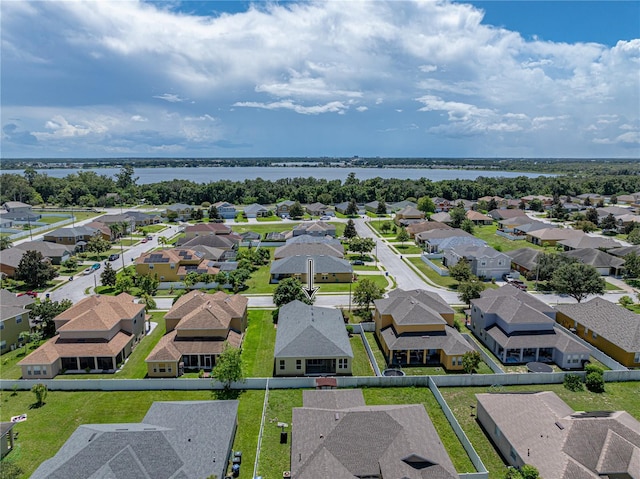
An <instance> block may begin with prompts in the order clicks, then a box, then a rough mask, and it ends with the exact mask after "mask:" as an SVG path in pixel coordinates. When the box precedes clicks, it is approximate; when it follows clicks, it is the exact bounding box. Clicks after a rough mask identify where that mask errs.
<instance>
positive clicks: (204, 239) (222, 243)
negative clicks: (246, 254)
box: [177, 223, 242, 251]
mask: <svg viewBox="0 0 640 479" xmlns="http://www.w3.org/2000/svg"><path fill="white" fill-rule="evenodd" d="M214 224H220V223H214ZM241 241H242V237H241V236H240V235H237V234H235V233H231V234H228V235H227V234H223V235H218V234H216V235H214V234H206V233H205V234H202V235H199V236H194V237H193V238H191V239H189V240H188V239H186V238H182V239H181V240H178V243H177V246H179V247H181V248H187V249H189V248H192V247H194V246H197V245H202V246H209V247H212V248H220V249H224V250H229V251H231V250H234V251H235V250H237V249H238V246H239V245H240V242H241Z"/></svg>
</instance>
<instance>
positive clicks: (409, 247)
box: [393, 243, 423, 254]
mask: <svg viewBox="0 0 640 479" xmlns="http://www.w3.org/2000/svg"><path fill="white" fill-rule="evenodd" d="M393 247H394V248H395V249H397V250H398V252H399V253H400V254H421V253H422V251H423V249H422V248H421V247H420V246H416V245H414V244H410V243H405V244H404V245H402V244H393Z"/></svg>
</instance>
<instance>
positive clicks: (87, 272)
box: [82, 268, 95, 276]
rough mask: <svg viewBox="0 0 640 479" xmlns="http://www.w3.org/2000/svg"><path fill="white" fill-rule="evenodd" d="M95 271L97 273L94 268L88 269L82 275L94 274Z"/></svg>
mask: <svg viewBox="0 0 640 479" xmlns="http://www.w3.org/2000/svg"><path fill="white" fill-rule="evenodd" d="M94 271H95V269H93V268H87V269H85V270H84V271H83V272H82V274H84V275H85V276H86V275H88V274H91V273H93V272H94Z"/></svg>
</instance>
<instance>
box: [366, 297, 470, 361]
mask: <svg viewBox="0 0 640 479" xmlns="http://www.w3.org/2000/svg"><path fill="white" fill-rule="evenodd" d="M374 305H375V313H374V321H375V325H376V329H375V332H376V336H377V338H378V341H379V342H380V345H381V346H382V351H383V353H384V355H385V359H386V361H387V363H388V364H402V365H407V366H411V365H414V366H415V365H441V366H444V367H445V368H446V369H449V370H461V369H462V355H463V354H464V353H466V352H468V351H471V350H472V348H471V346H469V343H467V341H466V340H465V339H464V338H463V337H462V335H461V334H460V333H459V332H458V331H457V330H456V329H455V328H454V327H453V317H454V310H453V309H451V307H450V306H449V305H448V304H447V303H446V302H445V301H444V300H443V299H442V298H441V297H440V296H439V295H438V294H437V293H431V292H428V291H425V290H421V289H418V290H414V291H403V290H401V289H395V290H393V291H391V292H390V293H389V295H388V298H383V299H377V300H375V301H374Z"/></svg>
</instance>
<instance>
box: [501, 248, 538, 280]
mask: <svg viewBox="0 0 640 479" xmlns="http://www.w3.org/2000/svg"><path fill="white" fill-rule="evenodd" d="M542 253H543V251H540V250H539V249H533V248H518V249H514V250H511V251H507V252H505V254H506V255H507V256H509V257H510V258H511V268H512V269H514V270H516V271H518V272H519V273H521V274H524V275H526V274H527V273H529V272H530V271H534V270H535V269H536V268H537V267H538V260H539V258H540V256H541V255H542Z"/></svg>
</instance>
